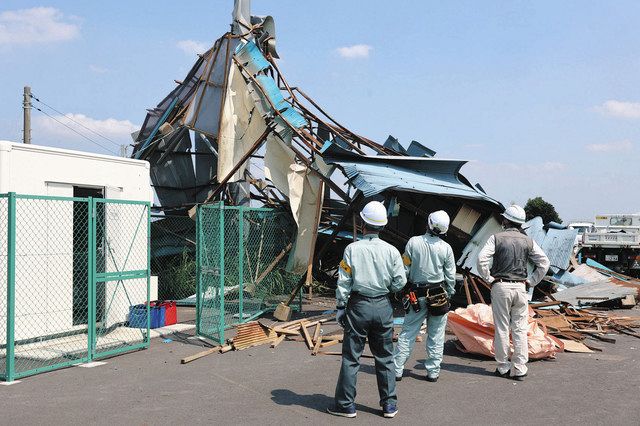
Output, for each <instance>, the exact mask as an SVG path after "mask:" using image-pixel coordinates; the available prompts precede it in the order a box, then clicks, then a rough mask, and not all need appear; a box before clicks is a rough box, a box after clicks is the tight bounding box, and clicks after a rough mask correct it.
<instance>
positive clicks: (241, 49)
mask: <svg viewBox="0 0 640 426" xmlns="http://www.w3.org/2000/svg"><path fill="white" fill-rule="evenodd" d="M236 58H237V59H238V61H240V63H241V64H242V66H244V67H245V68H246V69H247V71H249V72H250V73H251V74H252V75H256V74H257V73H258V72H260V71H262V70H264V69H266V68H269V62H268V61H267V60H266V59H265V57H264V56H263V55H262V52H260V49H258V46H256V44H255V43H254V42H252V41H250V42H248V43H245V44H243V45H238V47H236Z"/></svg>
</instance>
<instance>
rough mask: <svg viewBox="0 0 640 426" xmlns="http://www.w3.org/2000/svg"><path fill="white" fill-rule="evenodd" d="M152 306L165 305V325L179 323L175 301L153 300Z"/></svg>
mask: <svg viewBox="0 0 640 426" xmlns="http://www.w3.org/2000/svg"><path fill="white" fill-rule="evenodd" d="M151 306H162V307H164V309H165V311H164V325H173V324H177V323H178V308H177V305H176V302H174V301H160V300H157V301H155V302H151Z"/></svg>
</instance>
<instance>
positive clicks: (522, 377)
mask: <svg viewBox="0 0 640 426" xmlns="http://www.w3.org/2000/svg"><path fill="white" fill-rule="evenodd" d="M525 377H527V375H526V373H525V374H522V375H520V376H513V377H511V378H512V379H513V380H516V381H518V382H524V378H525Z"/></svg>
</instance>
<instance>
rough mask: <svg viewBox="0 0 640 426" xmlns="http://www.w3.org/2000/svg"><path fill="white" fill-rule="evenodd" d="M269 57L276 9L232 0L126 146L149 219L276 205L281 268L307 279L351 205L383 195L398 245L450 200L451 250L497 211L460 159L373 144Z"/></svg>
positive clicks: (414, 146) (338, 245)
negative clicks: (259, 9)
mask: <svg viewBox="0 0 640 426" xmlns="http://www.w3.org/2000/svg"><path fill="white" fill-rule="evenodd" d="M278 58H279V54H278V53H277V51H276V33H275V24H274V21H273V19H272V18H271V17H270V16H267V17H257V16H252V15H251V12H250V1H248V0H236V1H235V7H234V12H233V21H232V30H231V31H230V32H227V33H225V34H224V35H222V36H221V37H220V38H219V39H218V40H216V42H215V43H214V44H213V46H212V47H211V48H210V49H209V50H208V51H207V52H205V53H204V54H202V55H200V56H199V58H198V60H197V61H196V63H195V64H194V65H193V67H192V69H191V70H190V71H189V73H188V74H187V76H186V77H185V78H184V79H183V80H181V81H176V84H177V85H176V87H175V89H173V90H172V91H171V93H169V94H168V95H167V96H166V97H165V98H164V99H163V100H162V101H161V102H160V103H159V104H158V105H157V106H156V107H155V108H153V109H151V110H149V111H148V114H147V116H146V119H145V121H144V124H143V126H142V129H141V130H140V131H139V132H137V133H136V134H135V135H134V149H133V153H132V157H134V158H138V159H144V160H147V161H149V163H150V165H151V179H152V184H153V187H154V189H155V193H156V203H155V206H154V207H155V210H156V211H157V212H158V214H159V217H158V218H156V219H157V220H155V221H154V224H155V225H158V224H160V225H162V223H163V221H164V222H166V225H167V226H164V228H163V229H165V230H166V229H168V231H166V232H171V236H172V237H176V236H180V235H182V234H183V232H187V231H186V230H188V228H186V227H181V228H177V227H175V226H171V224H170V223H169V222H170V221H169V215H172V216H174V218H173V219H172V220H173V221H174V223H175V217H176V216H177V217H189V216H191V217H193V214H194V209H195V206H196V205H198V204H200V203H212V202H223V203H225V205H231V206H257V207H269V208H274V209H283V210H285V211H287V212H289V213H290V214H291V216H292V219H293V221H295V224H296V227H297V230H296V238H295V241H294V244H293V247H292V249H291V251H290V253H289V254H288V261H287V271H288V272H292V273H295V274H306V275H307V284H309V283H310V282H311V280H312V276H313V279H315V280H317V281H321V282H328V283H331V282H333V281H335V279H336V276H337V266H338V263H339V261H340V258H341V254H342V250H343V248H344V246H346V245H347V244H348V243H349V242H351V241H353V240H354V239H355V238H357V231H358V226H357V223H356V222H357V221H356V215H355V213H356V212H357V211H359V209H360V208H361V207H362V206H363V205H364V204H365V203H366V202H368V201H370V200H372V199H377V200H384V201H385V204H386V205H387V206H388V209H389V225H388V226H387V227H386V228H385V230H384V231H383V233H382V235H381V237H382V238H384V239H385V240H387V241H388V242H390V243H391V244H393V245H395V246H396V247H398V248H399V249H400V250H402V249H403V248H404V245H405V244H406V242H407V240H408V239H409V238H410V237H411V236H413V235H417V234H421V233H423V232H424V231H425V228H426V218H427V216H428V214H429V213H430V212H432V211H435V210H445V211H447V212H448V213H449V215H450V216H451V218H452V226H451V230H450V233H449V242H450V244H451V245H452V247H453V248H454V251H455V252H456V254H457V255H458V256H459V255H460V254H461V253H462V250H463V249H464V247H465V246H467V244H468V243H469V242H470V240H471V239H472V236H473V235H474V234H475V233H476V231H477V230H478V229H481V228H482V227H483V226H484V224H485V223H486V222H487V221H489V220H491V218H493V217H494V216H495V215H496V214H499V213H500V212H501V211H503V209H504V208H503V206H502V205H501V204H500V203H499V202H498V201H496V200H494V199H493V198H491V197H490V196H489V195H487V194H486V193H485V192H484V190H483V188H482V187H481V186H480V185H478V184H476V185H473V184H472V183H471V182H470V181H469V180H468V179H467V178H465V177H464V176H463V175H462V174H461V173H460V169H461V168H462V167H463V165H464V164H465V163H466V161H460V160H450V159H441V158H437V157H436V152H435V151H434V150H432V149H430V148H428V147H426V146H424V145H422V144H421V143H419V142H417V141H411V143H410V144H408V146H407V145H405V146H407V147H405V146H403V145H402V144H401V143H400V142H399V141H398V140H397V139H396V138H394V137H393V136H389V137H388V138H387V140H386V141H385V142H384V143H379V142H376V141H374V140H372V139H370V138H368V137H365V136H362V135H359V134H357V133H355V132H353V131H352V130H350V129H349V128H348V127H346V126H345V125H343V124H342V123H341V122H339V121H338V120H337V119H336V118H334V117H333V116H331V115H330V114H329V113H328V112H327V111H326V110H325V109H324V108H323V107H321V106H320V105H319V104H318V103H317V102H316V101H315V100H313V99H312V97H311V96H309V95H308V94H307V93H305V92H304V91H303V90H302V89H301V88H300V87H298V86H296V85H292V84H290V82H289V81H288V80H287V79H286V77H285V75H284V74H283V72H282V71H281V69H280V67H279V65H278V61H277V59H278ZM163 217H166V219H165V218H163ZM156 227H158V228H159V226H156ZM182 236H183V238H184V239H185V241H189V240H191V241H193V239H194V238H193V236H192V235H186V234H184V235H182ZM190 249H191V248H190ZM162 250H163V252H162V253H161V254H162V255H167V253H168V250H174V251H175V253H174V254H175V255H176V256H179V255H181V254H182V251H181V250H180V249H179V248H177V247H176V248H174V247H162ZM152 256H154V253H152Z"/></svg>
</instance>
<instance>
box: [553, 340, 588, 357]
mask: <svg viewBox="0 0 640 426" xmlns="http://www.w3.org/2000/svg"><path fill="white" fill-rule="evenodd" d="M560 341H561V342H562V344H563V345H564V351H565V352H575V353H585V354H590V353H593V351H592V350H591V349H589V348H588V347H587V346H586V345H585V344H583V343H581V342H576V341H575V340H564V339H560Z"/></svg>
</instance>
